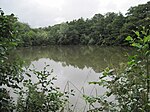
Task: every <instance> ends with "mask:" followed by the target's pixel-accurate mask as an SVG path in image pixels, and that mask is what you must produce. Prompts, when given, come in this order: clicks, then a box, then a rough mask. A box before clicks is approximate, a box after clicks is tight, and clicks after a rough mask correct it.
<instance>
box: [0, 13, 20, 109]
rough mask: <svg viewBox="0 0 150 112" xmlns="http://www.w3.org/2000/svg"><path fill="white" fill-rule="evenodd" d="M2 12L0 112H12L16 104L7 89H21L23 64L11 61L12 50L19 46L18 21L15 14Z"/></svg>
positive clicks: (0, 35) (0, 28) (0, 16)
mask: <svg viewBox="0 0 150 112" xmlns="http://www.w3.org/2000/svg"><path fill="white" fill-rule="evenodd" d="M0 12H1V15H0V111H2V112H10V111H12V109H13V107H14V104H13V101H12V98H11V96H10V95H9V91H8V90H7V88H8V87H10V88H13V89H14V88H20V87H19V86H18V84H19V82H21V81H22V79H23V77H22V76H21V75H20V73H21V72H22V69H21V63H20V62H18V61H15V60H14V61H13V62H10V61H9V59H10V54H9V53H10V50H12V49H13V48H14V47H15V46H16V45H17V43H16V41H17V39H16V35H17V30H16V29H15V22H16V21H17V19H16V17H14V15H13V14H11V15H4V13H3V11H2V10H0Z"/></svg>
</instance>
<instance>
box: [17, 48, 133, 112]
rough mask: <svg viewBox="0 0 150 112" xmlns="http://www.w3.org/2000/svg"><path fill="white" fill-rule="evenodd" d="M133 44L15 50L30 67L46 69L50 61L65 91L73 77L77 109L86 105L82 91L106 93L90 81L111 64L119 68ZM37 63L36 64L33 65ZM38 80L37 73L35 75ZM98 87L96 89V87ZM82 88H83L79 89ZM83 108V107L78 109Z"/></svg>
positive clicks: (96, 78) (70, 84)
mask: <svg viewBox="0 0 150 112" xmlns="http://www.w3.org/2000/svg"><path fill="white" fill-rule="evenodd" d="M130 52H131V49H130V48H121V47H98V46H49V47H32V48H20V49H18V50H16V51H15V53H14V54H17V55H19V57H21V58H22V60H25V62H26V65H25V66H28V67H29V68H30V69H33V68H36V69H37V70H43V67H44V66H45V63H46V64H48V65H50V66H49V67H48V68H47V70H49V71H51V70H52V69H53V71H54V72H53V75H57V78H58V80H57V81H56V82H55V83H56V86H59V87H61V89H62V91H63V89H64V88H65V86H66V84H67V82H68V81H69V82H70V83H69V88H73V89H75V91H76V96H75V97H72V98H71V99H70V102H71V103H72V104H76V102H77V105H76V108H77V109H83V108H84V107H85V102H84V101H83V100H82V99H80V100H79V99H78V97H80V98H81V94H80V92H81V91H82V93H83V92H84V93H85V94H88V95H90V94H96V92H97V93H98V94H102V93H103V92H104V91H105V89H104V88H102V87H99V86H96V85H89V84H88V82H90V81H97V80H98V78H99V76H100V75H101V71H102V70H103V69H104V68H106V67H107V66H109V67H115V68H119V66H120V63H123V62H126V61H127V57H126V56H125V55H127V54H128V53H130ZM33 65H34V66H33ZM32 80H33V81H35V80H36V79H35V77H34V76H32ZM93 88H96V91H93ZM78 90H79V91H80V92H79V91H78ZM78 111H79V110H78Z"/></svg>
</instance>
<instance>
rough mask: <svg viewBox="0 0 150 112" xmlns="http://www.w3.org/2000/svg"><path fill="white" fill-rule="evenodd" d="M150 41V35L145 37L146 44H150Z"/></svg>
mask: <svg viewBox="0 0 150 112" xmlns="http://www.w3.org/2000/svg"><path fill="white" fill-rule="evenodd" d="M149 41H150V35H148V36H145V37H144V43H146V42H149Z"/></svg>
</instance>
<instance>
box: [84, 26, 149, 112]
mask: <svg viewBox="0 0 150 112" xmlns="http://www.w3.org/2000/svg"><path fill="white" fill-rule="evenodd" d="M134 33H135V35H136V36H137V38H133V37H131V36H128V37H127V38H126V40H127V41H129V42H130V44H131V46H133V47H136V48H137V49H138V54H137V55H135V56H130V57H129V62H128V63H127V66H126V67H125V68H124V69H123V71H122V70H121V71H116V70H115V69H109V68H106V69H105V70H104V72H103V74H102V76H101V77H100V78H99V81H98V82H97V81H95V82H90V84H98V85H99V86H103V87H105V88H107V89H108V90H107V91H106V92H105V94H104V95H103V96H96V97H91V96H86V97H85V96H84V97H85V100H86V101H87V102H88V103H89V105H92V109H90V110H93V111H95V112H97V110H99V111H100V110H101V111H104V110H105V111H111V112H149V111H150V99H149V95H150V82H149V81H150V76H149V75H150V74H149V58H150V50H149V49H150V46H149V45H150V38H149V37H150V31H149V30H148V29H145V28H143V30H142V31H140V32H138V31H136V32H134ZM110 96H113V97H114V100H115V101H113V100H112V101H110V100H108V98H109V97H110ZM95 103H98V104H99V106H98V107H94V105H95Z"/></svg>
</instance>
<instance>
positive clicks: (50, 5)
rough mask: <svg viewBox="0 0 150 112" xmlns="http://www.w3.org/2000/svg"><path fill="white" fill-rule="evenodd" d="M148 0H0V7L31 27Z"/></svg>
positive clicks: (123, 8) (116, 8) (115, 10)
mask: <svg viewBox="0 0 150 112" xmlns="http://www.w3.org/2000/svg"><path fill="white" fill-rule="evenodd" d="M147 1H149V0H0V7H1V8H2V9H3V10H4V11H5V12H6V13H7V14H10V13H14V14H15V15H16V16H17V17H18V18H19V20H20V21H21V22H25V23H29V25H31V26H32V27H40V26H42V27H43V26H49V25H54V24H57V23H61V22H63V21H64V22H65V21H70V20H73V19H78V18H80V17H83V18H91V17H92V16H93V15H94V14H96V13H102V14H104V13H106V12H119V11H120V12H123V13H125V12H126V11H127V9H128V8H129V7H131V6H135V5H138V4H140V3H146V2H147Z"/></svg>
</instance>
